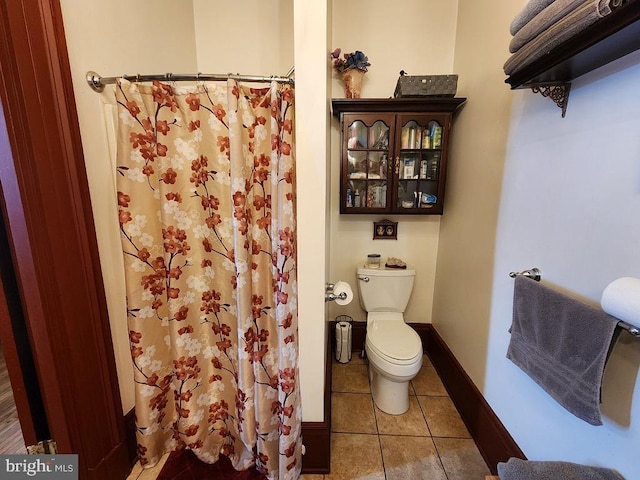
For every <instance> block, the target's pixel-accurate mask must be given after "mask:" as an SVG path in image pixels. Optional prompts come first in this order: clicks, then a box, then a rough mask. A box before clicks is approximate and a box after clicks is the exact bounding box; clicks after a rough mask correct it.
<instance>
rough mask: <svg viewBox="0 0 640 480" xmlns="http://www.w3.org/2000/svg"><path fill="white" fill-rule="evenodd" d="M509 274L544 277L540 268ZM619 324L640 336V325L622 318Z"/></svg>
mask: <svg viewBox="0 0 640 480" xmlns="http://www.w3.org/2000/svg"><path fill="white" fill-rule="evenodd" d="M509 276H510V277H511V278H516V277H518V276H523V277H527V278H530V279H531V280H535V281H536V282H539V281H540V280H541V279H542V271H541V270H540V269H539V268H535V267H534V268H531V269H529V270H524V271H522V272H509ZM618 326H619V327H620V328H621V329H623V330H626V331H627V332H629V334H631V335H633V336H634V337H640V327H636V326H635V325H631V324H630V323H627V322H625V321H624V320H620V321H619V322H618Z"/></svg>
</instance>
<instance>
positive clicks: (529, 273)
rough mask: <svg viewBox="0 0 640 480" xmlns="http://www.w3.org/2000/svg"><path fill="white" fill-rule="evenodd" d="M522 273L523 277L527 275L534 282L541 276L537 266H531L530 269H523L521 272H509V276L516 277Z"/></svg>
mask: <svg viewBox="0 0 640 480" xmlns="http://www.w3.org/2000/svg"><path fill="white" fill-rule="evenodd" d="M519 275H522V276H524V277H528V278H530V279H531V280H535V281H536V282H539V281H540V279H541V278H542V272H541V271H540V269H539V268H535V267H534V268H532V269H530V270H525V271H523V272H510V273H509V276H510V277H511V278H516V277H517V276H519Z"/></svg>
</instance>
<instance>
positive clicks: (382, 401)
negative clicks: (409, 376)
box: [369, 364, 409, 415]
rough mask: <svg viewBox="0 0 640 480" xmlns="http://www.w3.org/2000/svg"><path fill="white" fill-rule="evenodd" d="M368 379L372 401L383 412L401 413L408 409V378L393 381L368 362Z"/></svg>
mask: <svg viewBox="0 0 640 480" xmlns="http://www.w3.org/2000/svg"><path fill="white" fill-rule="evenodd" d="M369 380H370V382H371V393H372V396H373V403H375V404H376V406H377V407H378V408H379V409H380V410H382V411H383V412H385V413H388V414H390V415H402V414H403V413H405V412H406V411H407V410H409V380H407V381H401V382H394V381H393V380H390V379H389V378H386V377H384V376H383V375H381V374H380V373H378V372H377V371H376V369H375V368H374V367H373V366H372V365H371V364H369Z"/></svg>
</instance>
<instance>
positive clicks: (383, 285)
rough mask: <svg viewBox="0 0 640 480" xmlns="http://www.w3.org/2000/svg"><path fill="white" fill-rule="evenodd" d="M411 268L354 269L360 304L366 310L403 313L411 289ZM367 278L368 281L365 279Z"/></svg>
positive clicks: (412, 275)
mask: <svg viewBox="0 0 640 480" xmlns="http://www.w3.org/2000/svg"><path fill="white" fill-rule="evenodd" d="M415 276H416V271H415V270H414V269H413V268H409V267H408V268H406V269H404V268H403V269H400V268H365V267H359V268H358V269H357V271H356V279H357V280H356V281H357V282H358V291H359V292H360V306H361V307H362V308H364V309H365V310H366V311H367V312H400V313H404V311H405V309H406V308H407V304H408V303H409V298H410V297H411V290H413V279H414V278H415ZM367 279H368V281H367Z"/></svg>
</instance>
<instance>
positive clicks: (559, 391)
mask: <svg viewBox="0 0 640 480" xmlns="http://www.w3.org/2000/svg"><path fill="white" fill-rule="evenodd" d="M617 324H618V319H617V318H615V317H612V316H611V315H608V314H607V313H605V312H604V311H602V310H601V309H599V308H596V307H592V306H590V305H587V304H585V303H583V302H581V301H579V300H575V299H573V298H570V297H568V296H566V295H563V294H561V293H560V292H557V291H555V290H553V289H551V288H549V287H547V286H545V285H542V284H540V283H538V282H536V281H534V280H530V279H528V278H526V277H522V276H519V277H516V278H515V285H514V294H513V323H512V325H511V341H510V342H509V348H508V350H507V358H509V359H510V360H511V361H512V362H513V363H515V364H516V365H517V366H518V367H520V368H521V369H522V370H523V371H524V372H525V373H527V374H528V375H529V376H530V377H531V378H532V379H533V380H535V382H536V383H537V384H538V385H540V386H541V387H542V388H543V389H544V390H545V391H546V392H547V393H548V394H549V395H551V397H553V399H554V400H556V401H557V402H558V403H559V404H560V405H562V406H563V407H564V408H566V409H567V410H568V411H569V412H571V413H573V414H574V415H575V416H576V417H578V418H580V419H582V420H584V421H585V422H588V423H590V424H591V425H602V420H601V418H600V388H601V384H602V375H603V373H604V367H605V362H606V360H607V356H608V353H609V349H610V348H611V347H612V346H613V343H614V338H615V337H614V333H615V332H616V326H617ZM618 331H619V329H618Z"/></svg>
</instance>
